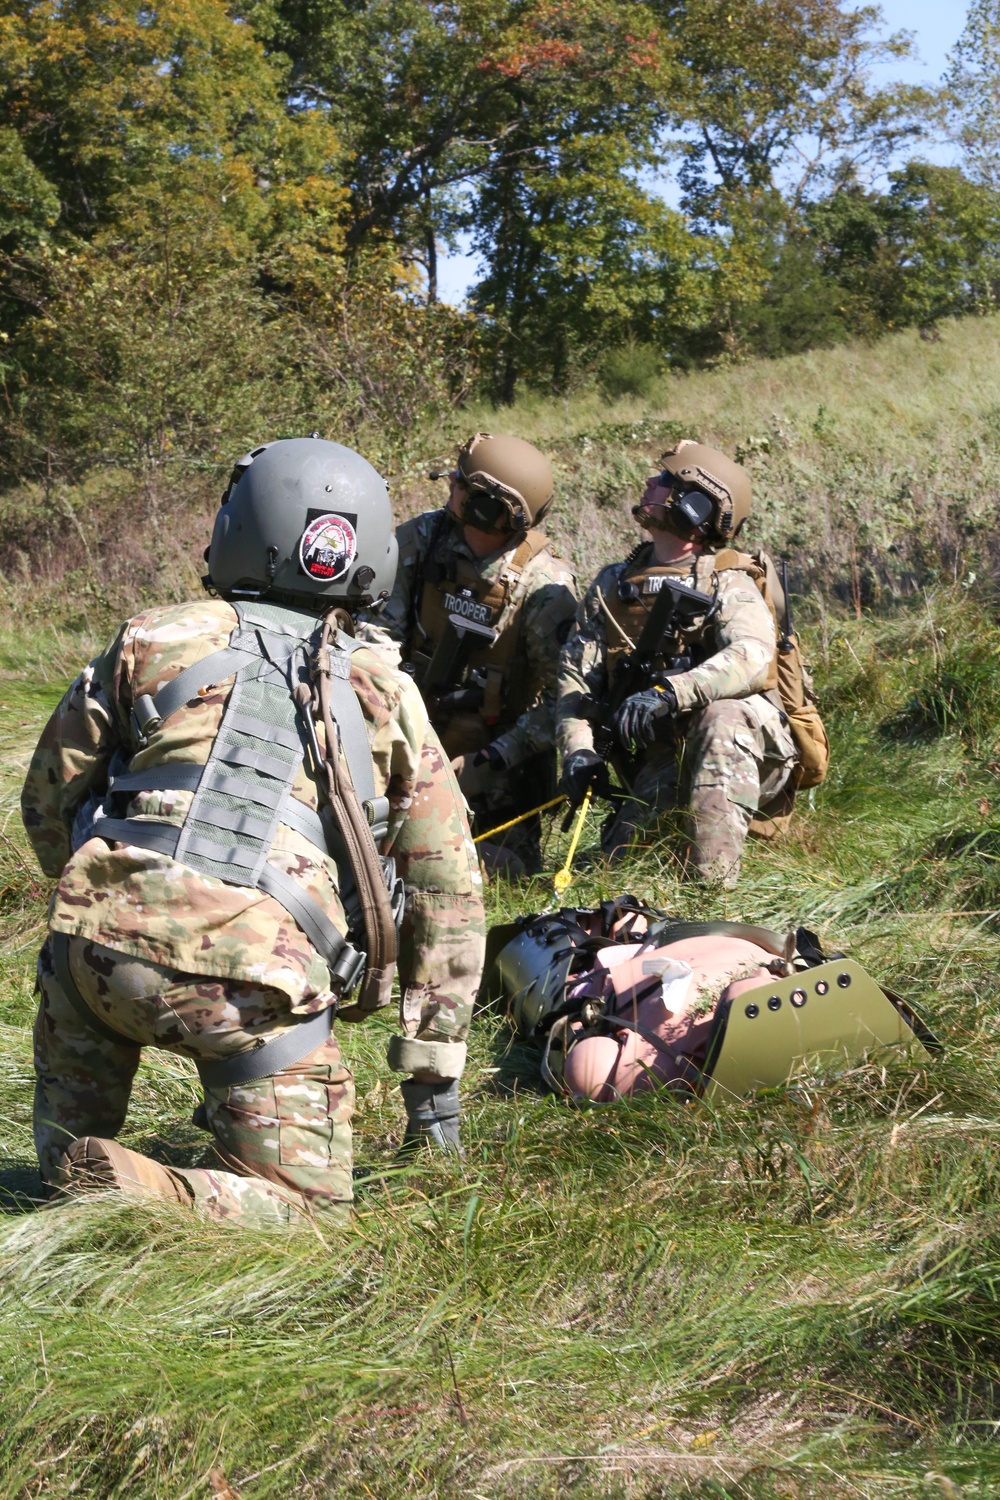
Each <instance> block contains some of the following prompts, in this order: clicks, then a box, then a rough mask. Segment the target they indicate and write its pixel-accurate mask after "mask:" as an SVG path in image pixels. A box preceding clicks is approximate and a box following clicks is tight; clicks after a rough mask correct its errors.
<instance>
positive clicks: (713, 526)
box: [661, 438, 750, 542]
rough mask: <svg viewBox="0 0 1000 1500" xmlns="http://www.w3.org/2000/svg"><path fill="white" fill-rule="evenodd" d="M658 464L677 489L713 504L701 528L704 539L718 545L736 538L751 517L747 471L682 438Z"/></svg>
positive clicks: (716, 449) (711, 450)
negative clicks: (698, 493) (696, 492)
mask: <svg viewBox="0 0 1000 1500" xmlns="http://www.w3.org/2000/svg"><path fill="white" fill-rule="evenodd" d="M661 462H662V464H663V472H664V474H669V475H670V476H671V477H672V478H673V479H674V480H675V481H676V482H677V486H678V488H679V489H683V490H699V491H701V492H702V493H703V494H705V495H707V496H708V498H709V499H710V500H711V501H712V510H711V515H710V516H709V517H708V519H707V520H706V521H705V523H704V526H703V530H704V534H705V535H706V536H708V537H711V538H712V540H713V541H720V542H728V541H730V540H731V539H732V538H733V537H734V536H736V534H737V532H738V531H739V529H740V527H741V526H742V525H743V522H744V521H745V520H746V518H747V516H748V515H749V514H750V476H749V474H748V473H747V471H746V469H743V468H741V467H740V465H739V464H738V463H734V462H733V460H732V459H731V458H727V457H726V455H725V454H724V453H720V452H719V450H718V448H707V447H706V446H705V445H704V443H696V442H693V441H692V439H691V438H682V439H681V441H680V442H679V443H678V444H677V445H676V447H674V448H671V449H670V451H669V452H667V453H665V454H664V455H663V458H662V460H661Z"/></svg>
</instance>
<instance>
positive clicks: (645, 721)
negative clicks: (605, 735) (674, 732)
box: [614, 682, 677, 750]
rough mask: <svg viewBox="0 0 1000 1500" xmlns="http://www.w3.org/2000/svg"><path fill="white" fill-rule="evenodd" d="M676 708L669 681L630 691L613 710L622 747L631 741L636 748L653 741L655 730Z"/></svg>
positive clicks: (661, 725)
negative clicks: (622, 701)
mask: <svg viewBox="0 0 1000 1500" xmlns="http://www.w3.org/2000/svg"><path fill="white" fill-rule="evenodd" d="M676 712H677V694H676V693H675V692H674V690H673V688H672V687H671V686H670V683H669V682H665V683H664V684H663V685H662V687H655V688H646V690H645V691H644V692H642V693H633V694H632V696H631V698H626V699H625V702H624V703H623V704H622V706H621V708H620V709H619V710H618V712H617V713H616V714H615V718H614V731H615V736H616V738H617V739H618V742H619V744H622V745H624V746H625V748H626V750H627V749H629V748H630V747H631V746H632V745H635V748H636V749H637V750H641V749H644V748H645V747H646V746H647V745H651V744H652V743H653V740H654V739H655V738H656V736H657V731H658V730H660V729H663V728H665V727H666V724H667V722H668V720H670V719H672V718H673V716H674V714H675V713H676Z"/></svg>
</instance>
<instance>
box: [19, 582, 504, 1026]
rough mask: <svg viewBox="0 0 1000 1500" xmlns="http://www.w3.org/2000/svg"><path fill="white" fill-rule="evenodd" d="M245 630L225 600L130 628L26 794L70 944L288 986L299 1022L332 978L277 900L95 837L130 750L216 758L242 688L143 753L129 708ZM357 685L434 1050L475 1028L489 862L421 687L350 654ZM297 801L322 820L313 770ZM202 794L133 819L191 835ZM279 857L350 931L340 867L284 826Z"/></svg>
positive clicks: (319, 1003)
mask: <svg viewBox="0 0 1000 1500" xmlns="http://www.w3.org/2000/svg"><path fill="white" fill-rule="evenodd" d="M235 625H236V613H235V611H234V610H233V608H232V606H231V605H229V604H227V603H225V602H224V601H222V600H205V601H204V602H202V603H189V604H182V605H171V606H167V607H165V608H161V609H154V610H150V611H149V612H147V613H145V614H141V615H137V616H135V617H134V618H133V619H131V620H128V621H127V622H126V623H125V624H124V625H123V626H122V628H121V630H120V631H119V633H118V635H117V637H116V638H115V640H114V641H113V642H112V643H111V645H110V646H109V647H108V648H107V650H106V651H105V652H104V653H103V654H102V655H101V656H99V657H97V659H96V660H95V661H93V662H91V663H90V665H89V666H88V667H85V668H84V670H83V671H82V672H81V673H80V676H79V677H78V678H77V679H76V681H75V682H74V683H73V684H72V685H71V686H70V688H69V689H68V691H67V692H66V694H65V695H64V697H63V699H62V701H61V702H60V703H59V705H58V707H57V708H56V709H55V711H54V713H53V714H52V717H51V718H50V720H49V722H48V724H47V725H46V727H45V729H44V731H43V733H42V736H41V739H40V740H39V743H38V746H37V748H36V750H35V753H34V756H33V758H32V761H31V766H30V769H29V771H28V776H27V779H26V781H25V785H24V790H23V792H22V799H21V805H22V816H23V818H24V824H25V828H26V829H27V832H28V836H29V838H30V840H31V843H32V845H33V847H34V849H35V853H36V854H37V856H38V860H39V863H40V864H41V866H42V869H43V870H44V871H45V872H46V874H48V875H51V876H54V877H59V884H58V887H57V889H56V892H55V896H54V898H53V903H52V908H51V915H50V922H51V926H52V928H53V930H54V931H57V932H63V933H66V934H68V935H79V936H82V937H87V938H90V939H92V940H93V941H95V942H97V943H101V944H104V945H105V946H107V947H109V948H113V949H116V950H118V951H120V952H124V953H131V954H134V955H135V956H137V957H140V958H147V959H151V960H152V961H153V962H155V963H160V964H165V965H168V966H169V967H171V968H174V969H177V970H179V971H181V972H183V973H189V974H203V975H210V976H213V977H219V978H231V979H244V980H250V981H252V982H253V983H254V984H257V985H268V986H273V987H274V988H275V989H277V990H280V991H282V992H283V993H284V994H285V995H287V996H288V999H289V1003H290V1007H291V1009H292V1011H293V1012H296V1013H298V1014H308V1013H309V1012H312V1011H318V1010H321V1009H323V1008H324V1007H326V1006H327V1005H329V1004H330V1001H331V995H330V991H329V976H328V974H327V970H326V965H325V963H324V962H323V960H322V959H321V958H320V957H319V955H318V954H317V953H316V951H315V950H314V949H313V947H312V946H311V944H310V942H309V940H308V938H307V937H306V936H305V934H304V933H303V932H302V930H301V929H300V928H299V927H298V926H297V925H296V923H295V922H294V920H293V919H292V918H291V917H290V916H289V915H288V913H287V912H286V911H285V910H284V908H283V907H282V906H280V905H279V904H278V902H277V901H275V900H274V899H273V898H272V897H270V896H268V895H266V894H265V893H264V892H263V891H260V890H251V889H247V888H244V887H240V886H235V885H229V884H226V883H224V882H222V881H220V880H216V879H213V878H211V877H208V876H205V875H201V874H198V873H196V872H195V871H194V870H192V869H190V868H188V867H187V866H185V865H183V864H180V863H178V862H177V861H176V860H174V859H172V858H170V857H169V856H167V855H164V854H157V853H153V852H150V851H149V850H144V849H138V848H136V847H132V846H129V845H127V844H109V843H107V842H106V841H105V840H103V839H99V838H93V837H90V838H88V837H87V836H86V828H85V827H84V828H83V829H82V831H81V827H80V824H81V821H82V820H83V818H84V817H85V814H86V809H87V807H88V804H92V803H93V802H94V801H95V800H96V799H99V798H100V796H101V794H102V791H103V790H104V789H105V786H106V781H107V776H108V768H109V765H110V763H111V761H112V757H114V756H115V755H116V753H117V754H118V755H119V756H121V755H124V757H125V758H126V759H127V760H128V761H129V763H130V768H131V769H132V770H137V771H138V770H142V769H143V768H144V767H146V766H148V765H151V764H161V763H169V762H170V761H176V762H184V761H188V762H191V761H194V762H203V761H204V760H205V759H207V756H208V751H209V748H210V746H211V744H212V742H213V740H214V739H215V736H216V734H217V732H218V728H219V724H220V722H221V719H222V714H223V710H224V707H225V704H226V701H227V699H228V696H229V693H230V691H231V688H232V682H233V679H232V678H229V679H227V680H226V681H224V682H221V683H219V684H216V685H213V686H209V687H207V688H204V689H202V690H201V692H200V693H198V694H197V695H196V696H195V697H194V698H193V700H192V701H191V702H189V703H188V704H186V705H185V707H184V708H182V709H180V710H178V711H177V712H176V713H175V714H172V715H171V716H170V717H169V718H168V719H166V720H165V721H164V723H163V724H162V725H161V726H160V727H159V728H158V729H156V730H155V731H154V732H153V733H152V734H151V735H150V737H149V742H148V744H147V745H146V746H145V747H144V748H142V749H140V750H138V751H137V750H136V748H135V740H134V736H133V733H132V730H131V728H130V717H129V716H130V711H131V708H132V705H133V702H134V701H135V699H136V698H137V697H138V696H139V695H140V694H143V693H148V694H150V695H154V694H155V693H156V692H157V691H158V689H160V688H161V687H163V685H164V684H165V683H166V682H168V681H170V679H171V678H173V677H175V676H177V674H178V673H179V672H181V671H182V670H183V669H184V668H185V667H187V666H190V665H191V664H192V663H193V662H195V661H198V660H200V659H201V658H202V657H204V656H207V655H208V654H209V653H210V652H212V651H215V650H218V649H219V648H221V647H223V646H225V645H226V644H227V642H228V640H229V637H230V634H231V632H232V630H233V628H234V626H235ZM351 684H352V686H353V688H354V690H355V692H356V693H357V696H358V698H359V700H360V703H361V706H362V709H363V711H364V714H365V718H366V721H367V727H368V734H369V739H370V743H371V753H372V760H373V763H374V778H375V790H376V794H378V795H384V796H387V797H388V798H389V802H390V806H391V817H390V823H389V831H388V835H387V838H386V841H385V843H384V845H383V852H384V853H387V854H392V855H393V856H394V857H395V859H396V863H397V868H398V870H399V873H400V874H401V875H402V877H403V879H404V881H405V883H406V891H407V898H406V916H405V920H404V926H403V933H402V941H401V958H400V981H401V989H402V994H403V1000H402V1009H403V1021H404V1026H403V1029H404V1032H405V1033H406V1034H407V1035H408V1036H411V1037H413V1036H417V1037H419V1038H420V1039H421V1040H427V1041H460V1040H461V1039H462V1038H463V1037H464V1036H465V1034H466V1032H467V1030H468V1027H469V1023H470V1020H471V1017H472V1005H473V1000H474V997H475V993H476V988H477V986H478V983H479V977H480V972H481V968H482V960H483V945H484V936H485V925H484V918H483V903H482V889H481V877H480V873H479V864H478V860H477V858H476V855H475V850H474V848H473V845H472V843H471V838H470V834H469V828H468V823H467V821H466V817H465V813H464V808H463V801H462V797H461V794H460V793H459V791H458V788H457V784H456V782H455V779H454V776H453V774H452V772H451V769H450V767H449V765H448V762H447V761H446V759H445V758H444V755H443V752H442V750H441V747H440V744H439V742H438V739H437V736H436V735H435V733H434V731H433V730H432V729H431V727H430V725H429V722H428V719H427V713H426V710H425V709H424V706H423V702H422V700H421V698H420V694H419V693H418V692H417V690H416V688H415V687H414V686H413V684H412V682H410V681H409V680H408V679H407V678H406V677H405V676H403V675H402V674H400V673H399V672H396V671H395V670H393V669H392V668H391V667H389V666H388V665H387V664H386V662H385V661H384V659H383V658H382V657H380V656H379V655H378V654H377V653H376V652H374V651H371V650H366V649H360V650H357V651H355V652H354V653H353V654H352V656H351ZM320 734H322V728H320ZM293 792H294V795H295V797H296V798H299V799H300V800H302V801H303V802H305V803H306V804H307V805H308V806H309V807H312V808H314V809H315V808H317V807H318V805H319V797H318V792H317V784H316V781H315V779H314V777H313V775H312V773H311V771H309V770H307V768H306V767H305V765H303V767H302V768H301V769H300V771H299V773H298V778H297V780H296V782H295V785H294V788H293ZM192 795H193V794H192V793H190V792H176V793H169V792H142V793H139V794H137V795H136V796H135V797H134V798H133V799H132V801H131V803H130V805H129V807H128V815H129V816H130V817H132V816H135V817H150V818H155V819H157V820H159V821H161V822H172V823H177V824H180V823H182V822H183V821H184V817H185V815H186V813H187V809H188V807H189V805H190V800H191V797H192ZM74 820H76V822H77V833H76V837H75V838H74V834H73V826H74ZM81 839H82V842H81ZM77 845H78V847H77ZM74 850H75V852H74ZM271 858H272V859H273V860H274V861H275V862H280V863H281V864H282V866H283V867H284V868H285V869H286V871H288V872H289V873H292V874H294V875H295V876H296V877H297V878H298V880H299V881H301V882H302V883H303V884H304V885H305V887H306V888H307V889H308V891H309V893H310V895H311V896H312V897H313V898H314V899H315V900H316V901H317V902H318V903H319V904H320V906H321V907H322V908H323V909H324V910H325V911H326V912H327V914H328V916H329V917H330V920H331V921H333V922H334V923H335V924H336V925H337V926H338V927H339V928H340V930H341V931H343V930H345V929H346V926H347V921H346V917H345V914H344V909H343V906H342V904H341V900H340V895H339V877H338V872H337V867H336V865H335V863H334V861H333V860H332V859H329V858H327V857H325V856H324V855H322V854H321V853H320V851H318V850H317V849H316V848H315V847H314V846H313V845H312V844H310V843H309V842H308V841H307V840H306V839H304V838H303V837H302V836H301V835H300V834H299V833H297V832H296V831H295V830H293V829H291V828H288V827H285V826H283V825H282V826H280V827H279V830H278V834H277V838H276V841H275V845H274V848H273V851H272V855H271Z"/></svg>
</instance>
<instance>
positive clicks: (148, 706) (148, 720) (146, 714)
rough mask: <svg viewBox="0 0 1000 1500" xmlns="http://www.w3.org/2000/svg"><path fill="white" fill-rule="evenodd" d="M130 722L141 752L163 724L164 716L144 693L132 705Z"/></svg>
mask: <svg viewBox="0 0 1000 1500" xmlns="http://www.w3.org/2000/svg"><path fill="white" fill-rule="evenodd" d="M129 722H130V723H131V725H132V733H133V734H134V735H135V742H136V745H137V746H138V748H139V749H140V750H145V748H146V745H147V744H148V742H149V736H150V735H151V734H152V733H153V732H154V730H157V729H159V727H160V725H161V724H162V723H163V715H162V714H161V713H160V712H159V711H158V710H157V707H156V704H155V702H154V701H153V699H152V698H151V697H150V696H149V694H148V693H142V694H140V696H139V697H138V698H137V699H136V700H135V703H134V704H133V705H132V712H131V714H130V715H129Z"/></svg>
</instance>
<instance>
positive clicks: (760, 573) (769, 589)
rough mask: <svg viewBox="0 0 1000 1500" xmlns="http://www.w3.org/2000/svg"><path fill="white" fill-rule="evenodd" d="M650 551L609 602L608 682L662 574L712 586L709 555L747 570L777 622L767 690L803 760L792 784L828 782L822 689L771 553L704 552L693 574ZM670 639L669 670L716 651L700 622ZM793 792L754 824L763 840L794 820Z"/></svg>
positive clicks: (640, 553) (642, 553)
mask: <svg viewBox="0 0 1000 1500" xmlns="http://www.w3.org/2000/svg"><path fill="white" fill-rule="evenodd" d="M651 556H652V544H651V543H650V542H640V543H638V545H637V546H636V547H635V548H634V549H633V551H632V552H631V553H630V554H629V556H628V557H627V558H626V559H625V567H624V569H623V571H622V573H621V576H620V578H619V584H618V593H617V595H616V596H615V597H614V598H610V599H605V600H604V608H605V609H606V611H607V613H608V614H609V615H610V616H611V618H612V620H613V621H614V626H615V627H617V628H616V629H614V628H613V629H612V630H611V631H609V633H608V635H609V638H608V653H607V669H608V679H609V681H610V680H611V678H612V677H613V675H614V672H615V668H616V666H617V664H618V661H619V659H620V657H622V656H623V655H624V654H625V652H626V651H627V650H628V649H629V647H628V644H627V642H628V641H629V640H631V641H633V642H634V641H636V640H638V638H639V636H640V634H641V633H642V626H643V622H644V621H645V619H646V616H647V614H648V612H649V607H650V606H649V602H648V596H649V595H653V594H655V593H656V591H657V586H658V585H657V580H658V579H659V578H661V577H664V576H667V577H671V578H686V579H690V582H691V584H692V586H693V587H696V588H698V587H702V588H706V589H707V586H708V580H703V581H702V582H701V583H699V582H698V579H697V576H696V575H697V574H698V573H699V572H700V570H699V568H698V563H699V562H701V561H702V560H704V562H705V563H706V564H707V565H709V566H710V568H711V572H712V574H713V575H714V574H717V573H721V572H724V571H727V570H731V571H733V572H738V573H745V574H746V575H747V577H748V578H749V579H750V580H751V582H752V583H753V584H754V585H755V587H756V588H757V591H758V592H759V594H760V595H761V597H762V599H763V600H764V603H765V604H766V605H767V607H768V609H769V610H770V612H771V616H772V618H773V620H774V623H775V630H776V634H777V642H776V646H775V652H774V656H773V657H772V659H771V664H770V666H769V668H768V675H767V681H766V683H765V684H764V686H763V687H762V688H761V690H760V691H761V692H762V693H763V694H764V696H765V697H767V698H769V699H770V701H771V702H772V703H773V704H774V706H775V707H776V708H777V709H778V710H779V711H780V713H781V714H782V716H783V718H784V720H785V722H786V723H787V725H788V729H789V731H790V733H791V736H792V739H793V740H794V742H795V749H796V754H797V761H796V766H795V775H794V782H793V788H794V790H795V791H805V790H807V789H808V788H809V787H814V786H819V784H820V783H821V782H822V781H824V780H825V778H826V773H827V770H828V767H829V764H830V742H829V740H828V738H827V734H826V730H825V728H824V727H823V720H822V719H821V717H820V713H819V709H818V708H817V706H816V694H815V692H814V690H813V684H812V678H811V676H810V673H809V670H808V668H807V666H806V664H805V660H804V658H803V655H802V647H801V644H800V642H799V638H798V636H797V635H796V633H795V631H794V630H793V629H792V625H791V621H790V619H789V614H788V602H787V598H786V596H785V591H784V589H783V588H782V586H781V582H780V580H779V578H778V574H777V570H776V568H775V566H774V563H773V562H772V561H771V558H770V557H769V556H768V554H767V553H766V552H763V551H760V552H754V553H747V552H738V551H736V550H735V549H734V548H732V547H726V548H724V549H722V550H721V551H719V552H716V553H715V554H714V556H713V555H712V554H710V553H706V554H702V557H700V558H698V559H696V560H695V567H694V571H692V566H691V562H690V561H688V562H684V563H680V564H678V563H670V564H665V565H657V564H655V563H652V562H650V561H649V559H650V558H651ZM623 596H624V597H623ZM664 644H665V648H666V649H665V652H664V657H663V661H662V668H667V669H668V668H670V667H671V665H673V666H674V670H686V669H687V666H688V665H690V666H698V665H699V664H700V663H701V662H703V661H705V660H706V659H707V657H708V656H710V655H711V647H710V644H709V643H708V642H707V641H706V640H705V636H704V633H703V632H702V630H701V628H700V627H699V626H697V625H696V626H695V627H694V628H693V629H691V630H688V631H685V632H683V633H682V635H681V636H679V637H677V638H675V639H674V640H673V641H667V642H665V643H664ZM791 792H792V789H791V788H790V789H789V792H788V793H782V794H779V798H778V799H777V800H778V801H779V802H780V803H781V804H782V805H781V808H780V809H779V808H776V809H775V810H774V811H773V812H771V814H770V816H767V815H765V816H763V817H761V818H757V819H755V820H754V822H753V823H752V824H751V831H752V832H754V833H758V834H761V835H762V836H764V837H773V835H774V833H775V832H776V831H778V830H779V829H780V827H781V826H782V825H783V823H787V821H788V813H790V811H791V802H792V795H791ZM786 804H787V805H786ZM775 813H776V814H777V815H776V816H775Z"/></svg>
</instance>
